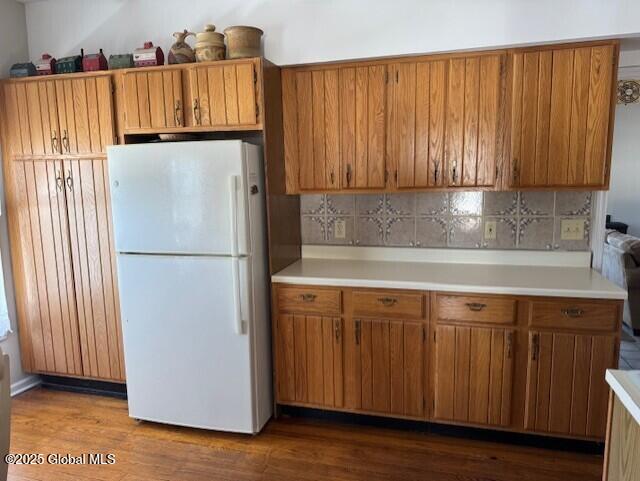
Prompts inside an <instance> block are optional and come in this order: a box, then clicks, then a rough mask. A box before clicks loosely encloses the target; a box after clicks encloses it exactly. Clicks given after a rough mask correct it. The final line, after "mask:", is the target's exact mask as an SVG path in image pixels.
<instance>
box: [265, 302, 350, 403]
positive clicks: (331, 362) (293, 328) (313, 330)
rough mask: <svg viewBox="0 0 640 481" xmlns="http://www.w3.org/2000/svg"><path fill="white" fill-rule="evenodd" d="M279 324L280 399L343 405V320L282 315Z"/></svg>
mask: <svg viewBox="0 0 640 481" xmlns="http://www.w3.org/2000/svg"><path fill="white" fill-rule="evenodd" d="M276 325H277V336H276V365H277V371H278V372H280V373H282V375H281V376H278V377H277V387H276V393H277V398H278V400H279V401H281V402H287V401H288V402H294V403H305V404H311V405H315V406H327V407H341V406H342V405H343V374H342V372H343V364H342V319H340V318H339V317H324V316H313V315H304V314H281V315H279V316H278V318H277V320H276Z"/></svg>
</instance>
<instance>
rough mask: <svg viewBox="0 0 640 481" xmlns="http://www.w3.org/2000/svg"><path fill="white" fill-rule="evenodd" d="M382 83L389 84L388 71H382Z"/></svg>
mask: <svg viewBox="0 0 640 481" xmlns="http://www.w3.org/2000/svg"><path fill="white" fill-rule="evenodd" d="M384 83H386V84H388V83H389V71H388V70H385V71H384Z"/></svg>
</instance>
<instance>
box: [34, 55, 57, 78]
mask: <svg viewBox="0 0 640 481" xmlns="http://www.w3.org/2000/svg"><path fill="white" fill-rule="evenodd" d="M55 71H56V59H55V58H53V57H52V56H51V55H49V54H48V53H43V54H42V58H41V59H40V60H38V61H36V73H37V74H38V75H52V74H54V73H55Z"/></svg>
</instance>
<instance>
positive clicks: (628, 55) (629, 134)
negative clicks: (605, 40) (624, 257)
mask: <svg viewBox="0 0 640 481" xmlns="http://www.w3.org/2000/svg"><path fill="white" fill-rule="evenodd" d="M620 67H621V68H620V70H619V73H618V77H619V78H620V79H623V78H634V79H640V50H632V51H627V52H623V55H622V56H621V58H620ZM611 155H612V159H611V189H610V191H609V205H608V208H607V212H608V213H609V214H611V215H612V217H613V220H617V221H620V222H624V223H626V224H629V234H632V235H635V236H639V237H640V190H639V189H638V181H639V180H640V103H638V104H631V105H618V106H617V107H616V120H615V129H614V131H613V152H612V154H611Z"/></svg>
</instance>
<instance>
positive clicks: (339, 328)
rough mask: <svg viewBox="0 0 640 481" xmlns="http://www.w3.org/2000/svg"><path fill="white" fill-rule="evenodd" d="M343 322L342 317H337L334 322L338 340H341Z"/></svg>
mask: <svg viewBox="0 0 640 481" xmlns="http://www.w3.org/2000/svg"><path fill="white" fill-rule="evenodd" d="M341 324H342V322H341V321H340V319H336V320H335V322H334V323H333V331H334V333H335V335H336V342H340V330H341V327H342V325H341Z"/></svg>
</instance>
